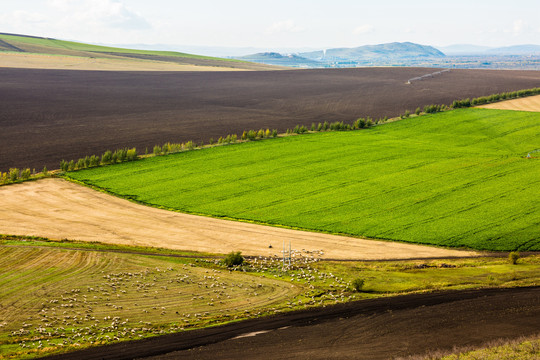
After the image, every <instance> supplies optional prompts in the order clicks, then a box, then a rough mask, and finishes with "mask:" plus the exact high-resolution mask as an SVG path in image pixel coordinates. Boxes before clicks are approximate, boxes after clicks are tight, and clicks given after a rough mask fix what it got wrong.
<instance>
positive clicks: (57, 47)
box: [0, 34, 235, 61]
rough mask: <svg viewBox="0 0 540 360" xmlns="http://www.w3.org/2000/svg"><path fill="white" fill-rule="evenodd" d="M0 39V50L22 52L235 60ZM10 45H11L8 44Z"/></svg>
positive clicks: (53, 41)
mask: <svg viewBox="0 0 540 360" xmlns="http://www.w3.org/2000/svg"><path fill="white" fill-rule="evenodd" d="M0 40H2V41H3V42H5V43H4V44H3V46H2V44H0V51H1V50H4V51H6V50H7V51H13V50H15V48H18V49H19V50H20V51H23V52H39V53H50V54H55V53H57V52H58V51H62V50H64V51H65V50H68V51H74V52H95V53H104V54H139V55H156V56H173V57H183V58H194V59H213V60H223V61H235V60H231V59H221V58H214V57H209V56H201V55H193V54H186V53H180V52H175V51H151V50H135V49H123V48H115V47H109V46H99V45H91V44H85V43H80V42H73V41H64V40H57V39H52V38H43V37H35V36H22V35H15V34H0ZM9 45H11V47H10V46H9Z"/></svg>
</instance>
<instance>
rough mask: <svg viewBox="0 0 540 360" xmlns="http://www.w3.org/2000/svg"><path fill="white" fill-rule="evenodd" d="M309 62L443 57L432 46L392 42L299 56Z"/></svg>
mask: <svg viewBox="0 0 540 360" xmlns="http://www.w3.org/2000/svg"><path fill="white" fill-rule="evenodd" d="M299 55H300V56H302V57H305V58H308V59H311V60H320V61H358V60H370V59H379V58H391V59H408V58H417V57H444V56H445V55H444V54H443V53H442V52H441V51H439V50H437V49H435V48H434V47H432V46H427V45H420V44H414V43H411V42H403V43H399V42H393V43H388V44H379V45H365V46H360V47H356V48H335V49H327V50H319V51H312V52H305V53H300V54H299Z"/></svg>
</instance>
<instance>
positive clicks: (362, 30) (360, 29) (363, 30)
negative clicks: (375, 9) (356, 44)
mask: <svg viewBox="0 0 540 360" xmlns="http://www.w3.org/2000/svg"><path fill="white" fill-rule="evenodd" d="M373 29H374V28H373V25H370V24H364V25H361V26H357V27H356V28H355V29H354V30H353V33H354V34H357V35H358V34H367V33H370V32H372V31H373Z"/></svg>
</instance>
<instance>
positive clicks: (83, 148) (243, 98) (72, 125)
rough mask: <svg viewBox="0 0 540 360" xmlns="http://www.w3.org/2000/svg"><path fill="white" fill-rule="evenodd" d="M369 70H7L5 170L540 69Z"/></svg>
mask: <svg viewBox="0 0 540 360" xmlns="http://www.w3.org/2000/svg"><path fill="white" fill-rule="evenodd" d="M434 71H436V70H434V69H423V68H369V69H336V70H291V71H271V72H268V71H256V72H255V71H253V72H212V73H204V72H175V73H170V72H169V73H160V72H152V73H144V72H99V71H60V70H29V69H6V68H3V69H2V68H0V78H1V79H2V81H1V82H0V128H1V129H2V131H1V132H0V154H1V156H0V171H7V170H8V169H9V168H10V167H19V168H23V167H29V168H36V169H38V170H40V169H42V168H43V166H44V165H46V166H47V167H48V168H49V169H55V168H58V167H59V163H60V161H61V160H62V159H65V160H71V159H77V158H79V157H84V156H86V155H93V154H96V155H99V154H102V153H103V152H104V151H105V150H107V149H111V150H115V149H117V148H123V147H133V146H135V147H137V148H138V149H139V152H141V153H144V151H145V148H148V149H149V151H150V152H151V151H152V147H153V146H154V145H156V144H159V145H161V144H163V143H164V142H167V141H171V142H184V141H188V140H193V141H195V142H197V143H199V142H200V141H204V142H205V143H207V142H208V141H209V140H210V138H213V139H214V140H217V139H218V138H219V137H220V136H226V135H227V134H232V133H236V134H239V135H240V134H241V133H242V131H244V130H249V129H260V128H270V129H272V128H276V129H278V130H279V131H280V132H284V131H285V130H286V129H287V128H293V127H294V126H295V125H297V124H304V125H307V126H309V125H310V124H311V123H312V122H319V121H320V122H324V121H329V122H332V121H346V122H349V123H350V122H352V121H354V120H355V119H356V118H358V117H366V116H371V117H373V118H379V117H381V118H382V117H384V116H388V117H392V116H396V115H398V114H402V113H403V112H405V110H410V111H414V110H415V109H416V108H417V107H423V106H424V105H429V104H441V103H446V104H451V103H452V101H454V100H456V99H461V98H467V97H471V98H472V97H477V96H483V95H490V94H493V93H500V92H506V91H511V90H512V91H513V90H519V89H525V88H534V87H537V86H538V85H539V84H540V72H539V71H482V70H452V71H450V72H446V73H444V74H443V75H442V76H437V77H433V78H429V79H426V80H422V81H415V82H413V83H412V84H410V85H407V81H408V80H409V79H412V78H415V77H419V76H422V75H425V74H430V73H433V72H434Z"/></svg>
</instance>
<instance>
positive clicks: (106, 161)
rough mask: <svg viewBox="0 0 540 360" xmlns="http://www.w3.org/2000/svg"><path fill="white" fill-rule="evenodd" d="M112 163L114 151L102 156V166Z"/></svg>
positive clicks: (106, 152)
mask: <svg viewBox="0 0 540 360" xmlns="http://www.w3.org/2000/svg"><path fill="white" fill-rule="evenodd" d="M111 161H112V151H111V150H107V151H105V152H104V153H103V155H101V163H102V164H110V163H111Z"/></svg>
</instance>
